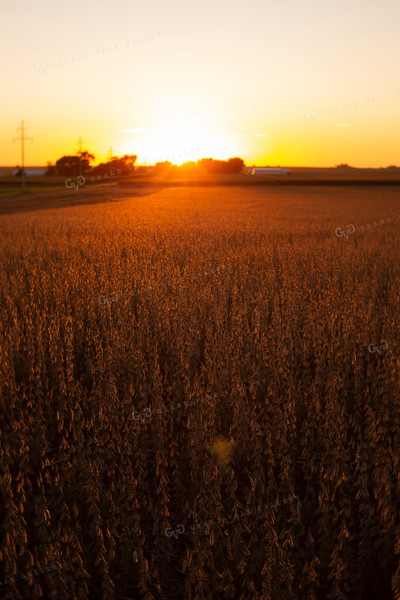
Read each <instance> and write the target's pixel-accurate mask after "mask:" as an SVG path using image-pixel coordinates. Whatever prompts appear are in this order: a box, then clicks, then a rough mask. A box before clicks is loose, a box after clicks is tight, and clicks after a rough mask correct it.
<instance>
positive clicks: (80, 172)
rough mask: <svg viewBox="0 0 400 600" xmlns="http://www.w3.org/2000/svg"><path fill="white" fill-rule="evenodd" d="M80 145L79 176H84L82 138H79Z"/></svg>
mask: <svg viewBox="0 0 400 600" xmlns="http://www.w3.org/2000/svg"><path fill="white" fill-rule="evenodd" d="M78 144H79V150H78V154H79V175H82V165H81V155H82V138H81V137H79V140H78Z"/></svg>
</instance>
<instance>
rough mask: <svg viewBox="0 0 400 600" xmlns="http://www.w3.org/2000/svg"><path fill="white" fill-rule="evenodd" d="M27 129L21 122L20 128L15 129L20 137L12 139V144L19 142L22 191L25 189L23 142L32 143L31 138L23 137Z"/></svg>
mask: <svg viewBox="0 0 400 600" xmlns="http://www.w3.org/2000/svg"><path fill="white" fill-rule="evenodd" d="M27 129H28V127H25V125H24V121H23V120H22V121H21V127H18V128H17V133H18V131H20V132H21V137H19V138H14V139H13V142H16V141H21V161H22V190H24V189H25V140H30V141H31V142H33V138H30V137H26V136H25V131H26V130H27Z"/></svg>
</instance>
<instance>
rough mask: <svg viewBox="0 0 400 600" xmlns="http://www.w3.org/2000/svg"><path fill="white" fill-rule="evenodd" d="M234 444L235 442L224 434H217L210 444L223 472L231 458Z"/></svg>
mask: <svg viewBox="0 0 400 600" xmlns="http://www.w3.org/2000/svg"><path fill="white" fill-rule="evenodd" d="M234 445H235V444H234V441H233V440H232V439H228V438H226V437H224V436H218V437H217V438H216V440H215V442H214V443H213V444H212V446H211V449H212V452H213V454H214V455H215V456H216V457H217V458H218V460H219V463H220V466H221V469H222V470H223V471H224V472H225V471H226V469H227V468H228V466H229V464H230V462H231V460H232V456H233V448H234Z"/></svg>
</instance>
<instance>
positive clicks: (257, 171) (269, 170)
mask: <svg viewBox="0 0 400 600" xmlns="http://www.w3.org/2000/svg"><path fill="white" fill-rule="evenodd" d="M289 173H290V171H289V169H281V168H280V167H251V168H250V169H249V175H289Z"/></svg>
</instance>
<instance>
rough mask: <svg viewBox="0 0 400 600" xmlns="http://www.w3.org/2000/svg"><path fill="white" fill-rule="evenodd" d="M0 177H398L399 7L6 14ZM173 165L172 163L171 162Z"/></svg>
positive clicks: (121, 8) (82, 2) (153, 4)
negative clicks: (11, 173) (114, 170)
mask: <svg viewBox="0 0 400 600" xmlns="http://www.w3.org/2000/svg"><path fill="white" fill-rule="evenodd" d="M1 17H2V19H1V20H2V27H1V35H0V54H1V57H2V60H1V71H0V73H1V79H0V81H1V83H0V98H1V100H0V107H1V110H0V164H1V165H12V166H14V165H16V164H19V163H20V145H19V143H17V142H14V143H13V142H12V139H13V137H16V136H17V133H16V128H17V127H18V126H19V124H20V121H21V119H25V124H26V126H28V127H29V130H28V131H27V135H30V136H32V137H33V138H34V142H33V143H30V142H27V144H26V164H28V165H29V164H30V165H40V164H46V162H47V161H52V162H55V161H56V160H57V159H58V158H60V157H61V156H62V155H63V154H74V153H75V152H76V150H77V140H78V138H79V136H82V139H83V141H84V144H83V147H84V149H87V150H89V151H90V152H92V153H93V154H95V156H96V162H100V161H103V160H104V159H105V157H106V154H107V152H108V150H109V148H110V146H112V148H113V150H114V154H117V155H122V154H125V153H132V154H137V155H138V157H139V160H138V162H139V163H142V162H143V161H144V160H147V162H149V163H150V162H153V161H155V160H165V159H168V158H169V159H170V160H171V161H172V162H177V163H179V162H182V161H183V160H196V159H197V158H199V157H208V156H214V157H216V158H228V157H231V156H241V157H243V158H244V159H245V162H246V163H247V164H253V163H255V164H260V165H261V164H281V165H285V164H286V165H293V166H295V165H305V166H312V165H320V166H330V165H334V164H337V163H339V162H347V163H349V164H352V165H354V166H387V165H389V164H398V165H400V69H399V64H400V34H399V27H400V25H399V23H400V2H399V0H380V1H379V2H378V0H336V1H335V2H328V1H327V0H301V1H300V0H256V1H254V2H250V3H248V4H245V3H239V2H232V1H229V2H228V1H227V0H219V1H218V2H215V1H211V0H203V1H202V2H201V3H199V2H197V3H194V2H187V1H183V0H170V1H169V2H165V1H162V0H148V1H147V2H142V3H135V2H132V1H131V0H129V1H128V0H114V2H109V1H107V2H106V1H105V0H96V1H94V0H69V2H68V3H59V2H54V0H36V1H35V2H31V0H29V1H28V0H22V1H20V2H18V3H12V2H4V3H3V5H2V10H1ZM179 153H180V157H179Z"/></svg>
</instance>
